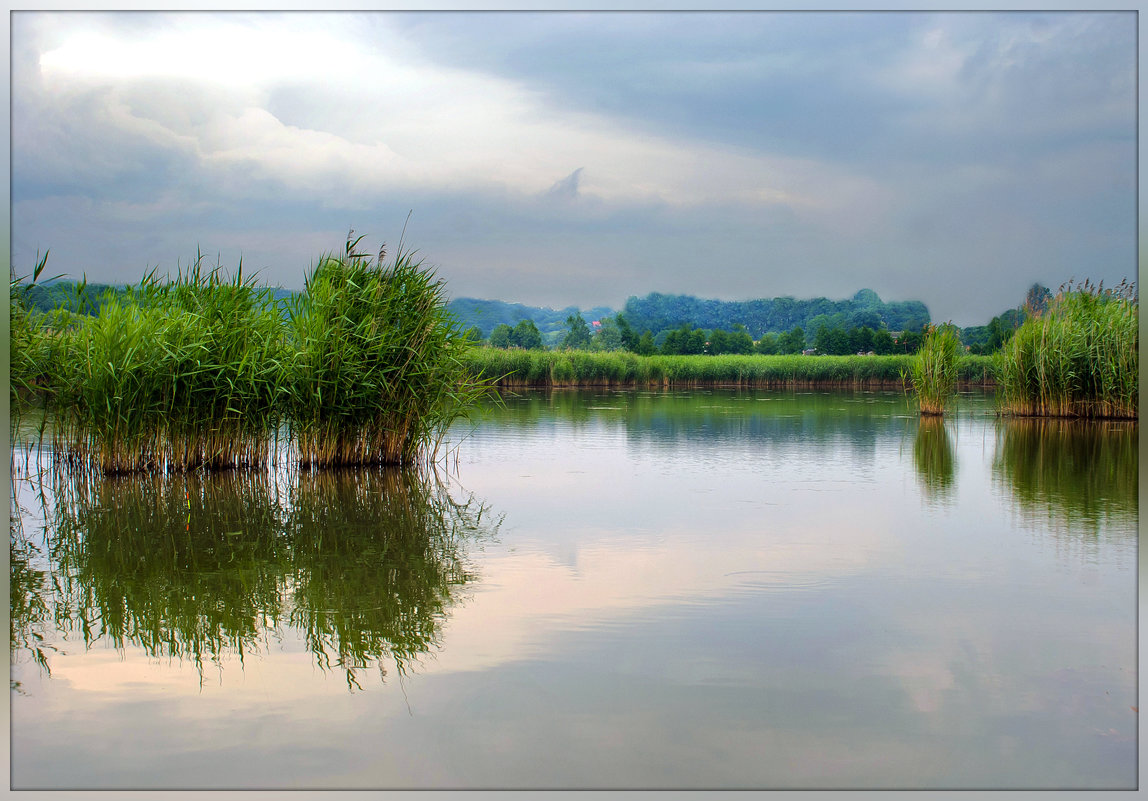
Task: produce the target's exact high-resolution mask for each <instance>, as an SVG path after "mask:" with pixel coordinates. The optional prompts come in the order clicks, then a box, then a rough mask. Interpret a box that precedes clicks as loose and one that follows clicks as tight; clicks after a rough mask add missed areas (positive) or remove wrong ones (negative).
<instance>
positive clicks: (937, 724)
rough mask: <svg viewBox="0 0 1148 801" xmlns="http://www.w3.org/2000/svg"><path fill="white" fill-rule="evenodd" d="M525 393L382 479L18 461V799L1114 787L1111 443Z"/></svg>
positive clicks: (849, 409) (1128, 604)
mask: <svg viewBox="0 0 1148 801" xmlns="http://www.w3.org/2000/svg"><path fill="white" fill-rule="evenodd" d="M993 408H994V407H993V401H992V397H991V395H985V394H983V393H981V392H968V393H963V394H962V395H961V397H960V399H959V405H958V408H957V413H956V414H955V415H952V414H950V415H949V416H948V417H947V418H946V419H945V421H943V422H941V421H938V420H924V421H923V420H920V419H919V418H918V417H917V415H916V414H915V413H913V412H912V411H911V409H910V408H909V406H908V404H907V402H906V399H905V397H904V395H903V394H902V393H899V392H884V391H874V392H861V391H856V392H840V391H836V392H817V391H798V392H794V391H783V390H778V391H767V390H756V391H734V390H728V391H727V390H694V391H688V392H678V391H665V392H648V391H633V390H627V391H607V390H601V391H552V392H543V391H539V392H530V393H525V394H522V395H512V396H507V398H506V402H505V406H504V407H502V408H498V409H494V410H492V411H491V412H490V413H488V414H487V415H486V416H485V417H484V418H483V419H481V420H480V421H477V422H475V423H474V424H471V425H466V426H460V427H459V428H457V429H456V430H455V431H453V432H452V436H451V441H450V443H449V444H448V447H449V451H448V456H447V459H446V460H445V464H444V466H443V467H442V468H441V469H440V470H439V471H438V475H437V476H427V475H417V474H411V473H408V472H400V471H348V472H340V473H333V474H309V473H299V472H298V471H296V470H290V469H284V468H277V469H272V470H268V471H267V472H266V473H259V474H255V475H252V474H222V475H215V476H212V475H208V476H195V475H193V476H189V477H181V476H176V477H168V478H161V477H146V478H116V479H103V478H93V477H82V476H75V475H73V474H66V473H62V472H59V471H51V470H44V471H41V470H38V469H37V467H36V464H35V461H34V459H33V460H31V461H29V463H28V465H27V467H25V466H24V463H23V457H19V460H18V461H19V464H18V468H17V470H16V474H17V475H16V476H15V478H14V481H13V492H14V496H15V500H16V502H17V503H18V506H19V508H20V513H19V524H18V525H14V529H13V539H12V566H11V570H12V618H13V619H12V642H13V646H12V662H13V664H12V691H11V704H12V713H11V714H12V727H11V743H12V759H11V765H12V786H13V787H14V788H16V789H31V788H45V789H51V788H279V787H285V788H393V789H398V788H440V789H449V788H556V789H557V788H578V789H593V788H706V789H716V788H736V789H782V788H811V789H829V788H858V789H877V788H912V789H935V788H960V789H987V788H1028V789H1038V788H1058V789H1060V788H1064V789H1067V788H1134V787H1136V783H1137V742H1136V737H1137V717H1138V713H1137V709H1136V707H1137V705H1138V701H1137V689H1136V688H1137V673H1136V670H1137V663H1136V657H1137V579H1136V564H1137V521H1138V496H1137V488H1138V458H1139V456H1138V443H1137V437H1138V429H1137V427H1136V426H1135V425H1134V424H1127V423H1097V422H1093V423H1079V422H1076V423H1074V422H1056V421H1024V420H1002V419H999V418H997V417H996V416H995V414H994V413H993Z"/></svg>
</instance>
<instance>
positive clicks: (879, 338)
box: [873, 328, 896, 356]
mask: <svg viewBox="0 0 1148 801" xmlns="http://www.w3.org/2000/svg"><path fill="white" fill-rule="evenodd" d="M895 348H896V344H894V342H893V335H892V334H890V333H889V329H887V328H880V329H878V330H877V331H876V332H874V334H873V352H874V353H876V354H877V355H878V356H888V355H889V354H891V353H893V351H894V349H895Z"/></svg>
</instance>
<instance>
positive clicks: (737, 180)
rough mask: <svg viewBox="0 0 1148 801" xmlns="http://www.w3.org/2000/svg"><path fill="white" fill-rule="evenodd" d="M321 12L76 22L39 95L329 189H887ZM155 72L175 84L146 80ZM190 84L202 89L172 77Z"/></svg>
mask: <svg viewBox="0 0 1148 801" xmlns="http://www.w3.org/2000/svg"><path fill="white" fill-rule="evenodd" d="M317 18H318V20H319V22H318V24H314V23H312V21H311V20H312V15H305V16H304V17H294V16H286V17H281V16H275V17H270V16H267V17H250V18H249V17H243V18H239V19H234V20H233V19H232V18H231V17H212V16H204V15H199V14H195V15H174V16H172V17H170V18H168V20H169V22H168V24H167V26H166V27H165V28H164V29H163V30H161V31H159V32H157V33H155V34H153V35H148V36H147V37H140V36H139V35H138V34H136V33H132V32H120V33H117V32H114V31H112V30H103V31H96V30H77V31H75V32H74V33H72V34H70V35H66V36H64V37H63V38H62V41H61V43H60V44H59V46H57V47H54V48H52V49H51V50H49V51H48V52H46V53H44V54H43V56H42V57H41V59H40V67H41V71H42V75H43V79H44V84H45V86H46V87H48V89H49V91H48V92H46V93H45V95H44V97H42V98H39V100H42V101H43V102H49V103H50V102H52V98H53V96H54V95H55V96H59V95H62V94H67V95H75V94H76V93H80V94H83V93H85V92H89V93H91V92H101V91H102V92H107V93H108V99H107V108H108V109H112V110H113V111H114V113H112V114H109V115H106V116H104V118H103V119H102V120H101V121H100V122H101V123H102V126H103V131H102V133H103V135H104V136H106V137H108V139H109V141H108V143H107V144H108V147H114V146H115V144H114V141H110V140H112V139H114V137H116V136H117V135H118V134H121V133H123V132H131V133H132V134H134V135H139V136H144V137H146V138H147V139H148V140H150V141H153V142H156V143H159V142H163V141H164V140H167V141H168V142H169V143H170V144H171V145H172V146H173V147H174V146H188V145H191V146H192V149H193V150H194V152H196V153H197V154H198V157H199V159H200V160H201V165H202V166H203V167H204V168H206V169H207V170H209V171H212V170H213V171H217V172H227V171H230V170H233V169H235V168H237V167H242V168H243V169H244V171H245V175H249V176H254V177H257V178H259V179H261V180H265V181H270V182H273V183H275V184H279V185H282V186H284V187H286V188H287V189H289V190H292V191H303V192H318V193H320V194H323V193H326V194H327V195H328V197H327V199H328V201H331V200H340V199H341V200H344V201H350V202H363V201H365V200H369V199H370V198H371V197H373V196H377V195H378V194H379V193H380V192H381V191H393V190H395V189H404V188H405V189H409V190H426V189H443V188H446V189H451V190H465V191H503V192H504V191H510V192H512V193H519V194H521V195H523V196H534V195H538V194H541V193H544V192H545V191H546V190H547V189H548V188H550V187H551V186H553V185H554V183H555V181H557V180H560V179H561V178H562V177H563V176H567V175H569V174H570V173H571V171H572V170H574V169H576V168H578V167H584V171H583V173H581V175H580V181H579V185H578V188H579V195H580V196H582V197H586V198H594V199H598V200H603V201H607V202H612V203H624V204H634V203H638V204H665V205H671V206H690V205H697V204H711V203H721V204H745V205H749V206H758V205H770V204H784V205H788V206H791V207H794V208H797V209H803V210H806V211H808V212H810V213H816V212H818V211H821V212H824V211H827V210H828V211H834V210H840V208H841V207H842V205H845V206H848V207H858V208H861V207H864V208H869V209H872V208H873V201H874V199H875V198H877V197H878V195H879V194H880V193H881V190H880V188H879V187H878V186H877V185H876V184H875V183H874V182H872V181H870V180H867V179H865V178H863V177H861V176H858V175H853V174H849V173H847V172H845V171H843V170H841V169H838V168H835V167H832V166H830V165H827V164H824V163H819V162H816V161H812V160H807V159H789V158H778V157H771V156H768V155H763V154H761V153H758V152H754V151H748V150H740V151H739V150H735V149H732V148H727V147H717V146H714V145H709V144H706V143H700V142H689V141H678V140H675V139H673V138H671V137H670V136H668V135H667V136H653V135H649V134H639V133H637V132H635V131H634V130H631V129H628V128H627V127H626V126H624V125H621V124H618V123H616V122H614V121H612V120H610V119H608V118H605V117H603V116H601V115H595V114H587V113H579V112H574V111H570V110H566V109H562V108H557V107H555V105H554V103H552V102H551V101H550V100H549V99H548V98H545V97H543V96H541V95H539V94H538V93H536V92H533V91H530V90H528V89H526V88H525V87H524V86H522V85H519V84H516V83H514V82H512V81H509V80H505V79H499V78H494V77H491V76H487V75H482V74H478V73H470V72H464V71H461V70H457V69H450V68H445V67H442V66H438V65H436V64H434V63H432V62H430V61H428V60H426V59H425V58H423V57H422V56H421V54H419V53H418V52H417V51H416V50H413V49H412V48H411V47H410V46H409V45H407V44H404V43H403V42H401V41H397V40H396V39H395V37H394V34H393V33H391V32H389V31H388V30H387V29H386V28H385V27H381V26H379V27H371V28H365V27H364V26H363V24H362V21H361V20H362V18H354V17H343V16H330V17H329V16H326V15H319V16H318V17H317ZM374 21H377V20H374ZM157 82H158V83H160V84H167V85H170V86H171V87H172V91H169V92H162V91H161V92H156V91H154V87H155V85H156V84H157ZM187 84H193V85H196V86H197V87H198V90H197V92H194V93H187V94H184V93H181V92H179V87H181V86H184V85H187ZM205 86H208V87H210V91H208V90H205V89H204V88H203V87H205ZM141 87H151V88H152V91H146V92H145V91H142V90H141ZM24 91H28V89H27V88H25V90H24ZM17 92H18V93H20V89H19V88H18V89H17ZM129 96H130V98H131V102H130V112H128V113H126V114H125V111H124V110H125V108H128V107H129V104H128V102H127V101H126V100H125V98H126V97H129ZM318 96H321V98H320V99H318V100H317V102H316V103H315V104H313V105H310V106H309V100H311V99H312V98H313V97H318ZM292 98H300V100H299V102H297V103H295V104H294V105H292V102H291V101H292ZM273 100H274V101H275V103H276V104H279V105H283V106H284V107H285V108H290V109H291V113H288V112H286V111H285V112H283V115H284V117H289V118H290V121H287V120H286V119H284V118H283V117H280V116H277V115H276V113H274V112H273V111H272V110H271V106H272V101H273ZM186 104H198V108H197V109H196V110H195V113H187V112H186V111H185V110H183V108H182V107H183V106H185V105H186ZM175 108H179V109H180V111H179V112H178V113H176V112H175V111H174V110H173V109H175ZM858 204H860V205H858Z"/></svg>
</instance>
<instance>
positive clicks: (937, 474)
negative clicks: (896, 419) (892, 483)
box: [913, 416, 957, 504]
mask: <svg viewBox="0 0 1148 801" xmlns="http://www.w3.org/2000/svg"><path fill="white" fill-rule="evenodd" d="M913 464H914V465H916V467H917V478H918V479H920V482H921V485H922V487H923V488H924V491H925V496H926V497H927V498H928V499H929V500H930V501H933V502H936V503H940V504H946V503H948V502H950V501H952V498H953V489H954V487H955V484H956V475H957V470H956V458H955V457H954V455H953V444H952V442H951V441H950V439H949V430H948V428H947V427H946V426H945V421H944V419H943V418H941V417H932V416H922V417H921V420H920V423H919V424H918V426H917V434H916V436H915V437H914V438H913Z"/></svg>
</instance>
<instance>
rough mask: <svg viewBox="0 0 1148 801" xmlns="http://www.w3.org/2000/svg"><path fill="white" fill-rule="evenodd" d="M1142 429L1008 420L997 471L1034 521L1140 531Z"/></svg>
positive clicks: (1113, 424) (1128, 425)
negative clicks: (1138, 496) (1139, 486)
mask: <svg viewBox="0 0 1148 801" xmlns="http://www.w3.org/2000/svg"><path fill="white" fill-rule="evenodd" d="M1137 434H1138V431H1137V425H1136V424H1135V423H1126V422H1111V421H1099V422H1098V421H1077V420H1043V419H1008V420H1003V421H1002V422H1001V426H1000V429H999V432H998V436H997V444H996V453H995V455H994V457H993V477H994V480H995V481H996V483H997V484H998V486H1002V487H1004V488H1005V489H1006V490H1007V491H1008V494H1009V496H1010V497H1011V498H1012V499H1013V500H1014V501H1015V504H1016V507H1017V509H1018V510H1019V512H1020V513H1021V515H1022V517H1024V518H1025V519H1026V520H1028V521H1029V522H1030V523H1032V524H1034V525H1049V524H1051V525H1052V526H1053V528H1054V530H1060V531H1068V530H1072V531H1077V532H1080V531H1083V532H1085V533H1088V534H1092V535H1095V534H1097V533H1098V532H1099V531H1101V530H1104V531H1106V532H1120V533H1121V534H1132V535H1135V532H1136V521H1137V518H1138V512H1137V504H1138V501H1137V486H1138V482H1139V464H1140V456H1139V451H1138V443H1137Z"/></svg>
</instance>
